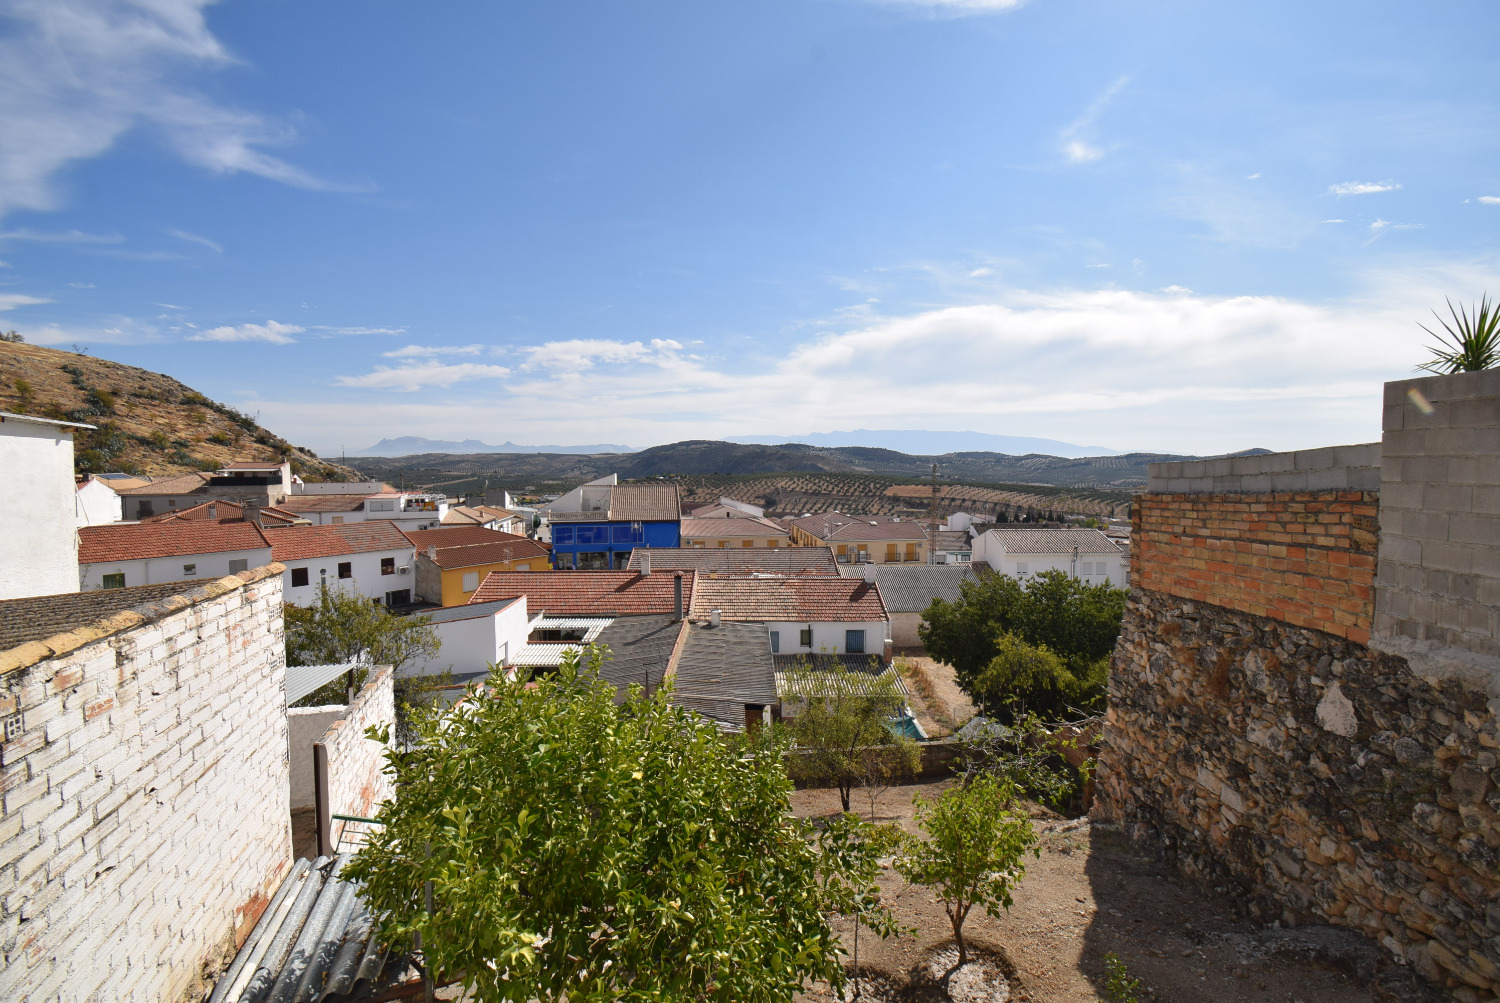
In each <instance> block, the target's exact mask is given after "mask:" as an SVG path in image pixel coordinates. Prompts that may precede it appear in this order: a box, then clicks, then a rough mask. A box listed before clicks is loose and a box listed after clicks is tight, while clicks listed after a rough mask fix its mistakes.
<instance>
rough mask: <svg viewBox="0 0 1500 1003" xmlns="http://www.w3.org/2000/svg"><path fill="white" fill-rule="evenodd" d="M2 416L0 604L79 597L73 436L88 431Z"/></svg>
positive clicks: (28, 417) (72, 424)
mask: <svg viewBox="0 0 1500 1003" xmlns="http://www.w3.org/2000/svg"><path fill="white" fill-rule="evenodd" d="M92 427H93V426H92V425H82V424H78V423H77V422H68V421H51V420H49V419H46V418H34V417H32V416H31V415H24V414H8V413H3V412H0V470H3V471H5V473H6V475H7V477H8V479H9V484H7V485H6V486H7V487H8V488H9V489H10V490H8V491H7V492H6V502H5V509H6V512H5V519H4V525H5V527H6V531H5V532H4V533H0V599H25V598H28V597H30V596H46V595H58V594H61V593H64V592H77V591H78V537H77V529H78V523H77V517H76V515H75V511H76V510H75V505H76V501H75V498H74V493H75V491H74V486H73V483H74V482H73V431H74V429H79V428H92Z"/></svg>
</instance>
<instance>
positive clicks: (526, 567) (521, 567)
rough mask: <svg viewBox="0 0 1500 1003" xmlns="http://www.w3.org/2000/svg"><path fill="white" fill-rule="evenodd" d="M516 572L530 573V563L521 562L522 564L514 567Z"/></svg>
mask: <svg viewBox="0 0 1500 1003" xmlns="http://www.w3.org/2000/svg"><path fill="white" fill-rule="evenodd" d="M516 570H517V571H530V570H531V562H530V561H523V562H522V563H520V564H517V565H516Z"/></svg>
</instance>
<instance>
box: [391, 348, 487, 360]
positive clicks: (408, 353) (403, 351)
mask: <svg viewBox="0 0 1500 1003" xmlns="http://www.w3.org/2000/svg"><path fill="white" fill-rule="evenodd" d="M484 350H485V346H484V345H407V346H406V347H405V348H398V349H396V350H395V351H394V352H381V353H380V354H381V355H384V356H385V357H386V358H387V359H431V358H434V357H436V356H439V355H480V354H482V353H483V352H484Z"/></svg>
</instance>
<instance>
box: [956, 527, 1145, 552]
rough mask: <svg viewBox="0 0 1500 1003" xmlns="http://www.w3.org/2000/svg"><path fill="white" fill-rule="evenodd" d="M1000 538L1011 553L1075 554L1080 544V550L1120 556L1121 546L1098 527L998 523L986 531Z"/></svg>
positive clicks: (1003, 545)
mask: <svg viewBox="0 0 1500 1003" xmlns="http://www.w3.org/2000/svg"><path fill="white" fill-rule="evenodd" d="M985 532H986V533H988V534H989V535H990V536H991V537H992V538H996V539H998V540H999V542H1000V545H1001V546H1002V547H1004V548H1005V552H1006V553H1007V554H1071V553H1072V552H1073V548H1074V547H1077V548H1078V552H1079V553H1080V554H1112V555H1116V556H1118V555H1119V553H1120V548H1119V547H1117V546H1115V545H1114V543H1112V542H1111V541H1110V539H1109V537H1107V536H1105V535H1104V534H1103V533H1101V532H1099V531H1098V530H1097V529H1020V528H1016V529H1007V528H1004V527H997V528H993V529H989V530H986V531H985Z"/></svg>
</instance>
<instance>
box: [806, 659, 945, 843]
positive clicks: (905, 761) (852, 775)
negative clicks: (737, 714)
mask: <svg viewBox="0 0 1500 1003" xmlns="http://www.w3.org/2000/svg"><path fill="white" fill-rule="evenodd" d="M787 691H788V693H791V694H795V697H794V698H793V699H794V700H795V701H796V703H797V705H798V706H797V713H796V715H795V716H793V717H791V718H789V724H788V726H787V727H788V730H789V731H790V732H791V735H792V741H793V744H794V746H795V749H794V753H793V756H792V758H791V763H792V772H793V774H794V775H795V776H797V777H798V778H799V779H803V780H810V781H813V782H815V783H831V784H833V785H834V786H835V787H837V788H838V789H839V801H840V802H841V803H842V805H843V808H844V811H845V812H847V811H848V810H849V796H850V794H851V793H852V792H853V790H854V788H855V787H857V786H860V785H861V784H866V785H876V786H887V785H889V782H890V780H891V779H892V778H893V777H898V776H905V775H909V774H911V773H914V772H916V769H917V765H918V763H919V762H920V761H921V750H920V749H919V748H918V747H917V744H916V742H914V741H912V740H911V739H910V738H907V737H905V736H903V735H897V734H896V733H895V732H893V731H891V729H890V720H891V718H892V717H894V716H895V715H896V714H897V713H899V712H900V710H901V708H902V707H904V706H905V704H906V697H905V696H904V695H903V694H902V692H901V689H900V687H899V686H898V685H897V683H896V678H895V675H894V673H882V674H881V675H878V676H876V675H872V674H871V673H868V672H860V671H857V670H854V671H851V670H850V669H847V668H844V667H843V666H834V667H831V668H828V669H814V668H811V667H810V666H808V665H806V664H804V665H802V666H801V667H799V668H797V669H794V670H793V671H792V672H791V673H789V675H788V677H787ZM872 798H873V795H872ZM873 813H874V804H873V800H872V803H871V814H873Z"/></svg>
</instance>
